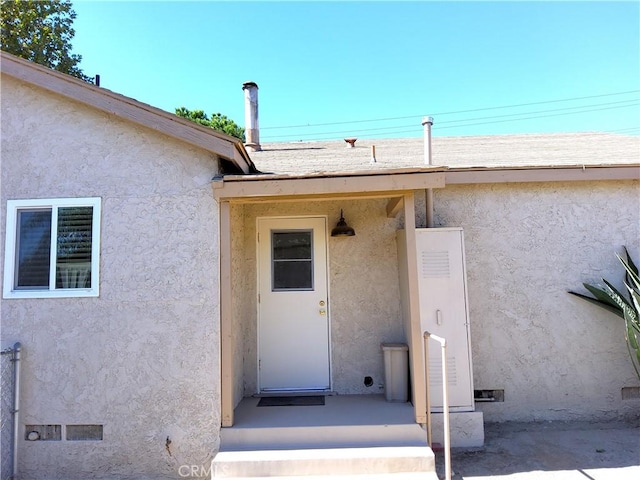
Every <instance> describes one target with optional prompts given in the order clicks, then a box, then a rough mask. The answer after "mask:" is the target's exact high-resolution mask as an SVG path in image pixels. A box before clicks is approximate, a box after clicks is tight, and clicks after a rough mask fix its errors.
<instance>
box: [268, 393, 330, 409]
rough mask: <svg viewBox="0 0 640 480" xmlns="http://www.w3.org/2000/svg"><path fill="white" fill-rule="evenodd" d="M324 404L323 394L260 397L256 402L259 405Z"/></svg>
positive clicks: (298, 405) (297, 405) (292, 405)
mask: <svg viewBox="0 0 640 480" xmlns="http://www.w3.org/2000/svg"><path fill="white" fill-rule="evenodd" d="M317 405H324V396H323V395H314V396H310V397H306V396H301V397H262V398H261V399H260V401H259V402H258V406H259V407H306V406H317Z"/></svg>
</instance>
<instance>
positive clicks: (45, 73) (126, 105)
mask: <svg viewBox="0 0 640 480" xmlns="http://www.w3.org/2000/svg"><path fill="white" fill-rule="evenodd" d="M0 58H1V60H2V61H1V62H0V69H1V71H2V75H8V76H10V77H13V78H16V79H18V80H20V81H22V82H25V83H28V84H30V85H34V86H37V87H40V88H42V89H45V90H47V91H49V92H52V93H55V94H58V95H61V96H63V97H66V98H68V99H71V100H74V101H77V102H81V103H83V104H85V105H88V106H91V107H93V108H96V109H98V110H100V111H102V112H105V113H107V114H109V115H113V116H115V117H119V118H122V119H124V120H127V121H130V122H133V123H135V124H137V125H140V126H143V127H146V128H150V129H152V130H155V131H157V132H159V133H162V134H164V135H167V136H169V137H172V138H174V139H177V140H180V141H182V142H185V143H187V144H189V145H192V146H195V147H198V148H201V149H204V150H205V151H209V152H211V153H213V154H215V155H216V156H217V157H219V158H222V159H224V160H227V161H229V162H231V163H232V164H233V165H234V166H235V168H236V169H237V170H238V172H242V173H255V172H256V168H255V166H254V165H253V162H252V161H251V158H250V157H249V154H248V153H247V151H246V149H245V148H244V145H243V144H242V142H241V141H240V140H238V139H237V138H235V137H231V136H229V135H226V134H224V133H221V132H218V131H216V130H213V129H211V128H207V127H203V126H201V125H198V124H197V123H194V122H191V121H190V120H186V119H184V118H181V117H178V116H177V115H174V114H173V113H169V112H165V111H164V110H160V109H158V108H155V107H152V106H150V105H147V104H145V103H142V102H138V101H137V100H134V99H132V98H129V97H125V96H124V95H120V94H118V93H114V92H112V91H110V90H107V89H105V88H101V87H97V86H95V85H92V84H90V83H87V82H85V81H83V80H80V79H77V78H75V77H72V76H71V75H67V74H64V73H60V72H57V71H55V70H52V69H50V68H47V67H43V66H42V65H38V64H36V63H33V62H29V61H27V60H24V59H22V58H18V57H16V56H14V55H10V54H8V53H6V52H1V57H0Z"/></svg>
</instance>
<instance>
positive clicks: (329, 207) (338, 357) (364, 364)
mask: <svg viewBox="0 0 640 480" xmlns="http://www.w3.org/2000/svg"><path fill="white" fill-rule="evenodd" d="M386 205H387V202H386V200H347V201H340V202H337V201H321V202H313V203H274V204H264V205H263V204H259V205H245V207H244V208H245V217H244V218H245V223H244V232H245V235H244V244H245V255H244V258H243V261H242V263H241V264H240V262H238V263H237V264H236V265H237V268H238V271H239V272H240V270H241V271H242V273H241V275H243V276H244V277H245V278H248V279H250V283H249V284H247V287H248V290H247V291H246V292H244V294H246V295H245V299H246V303H245V308H244V309H243V314H244V315H245V316H244V318H242V320H241V324H242V328H243V336H244V339H245V343H244V348H245V354H244V378H245V395H251V394H254V393H255V392H256V391H257V363H256V359H257V351H256V347H257V330H256V327H257V316H256V315H257V314H256V312H257V305H256V218H258V217H273V216H305V215H326V216H327V218H328V229H329V232H328V235H329V234H330V230H331V229H332V228H333V227H334V226H335V225H336V223H337V221H338V219H339V212H340V209H341V208H343V209H344V215H345V218H346V220H347V222H348V224H349V225H350V226H352V227H353V228H354V229H355V230H356V236H355V237H343V238H333V237H331V236H328V242H329V243H328V258H329V269H328V272H329V312H330V325H331V332H330V334H331V364H332V374H333V390H334V391H335V392H337V393H339V394H366V393H382V391H383V390H382V385H383V383H384V365H383V363H384V362H383V356H382V351H381V349H380V343H381V342H398V341H401V340H402V339H403V338H404V333H403V328H402V314H401V309H400V295H399V287H398V269H397V254H396V247H395V235H396V233H395V232H396V230H397V227H398V221H397V220H396V219H390V218H387V215H386ZM244 294H243V295H244ZM365 376H371V377H372V378H373V382H374V384H373V386H371V387H366V386H365V385H364V377H365Z"/></svg>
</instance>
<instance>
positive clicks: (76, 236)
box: [56, 207, 93, 288]
mask: <svg viewBox="0 0 640 480" xmlns="http://www.w3.org/2000/svg"><path fill="white" fill-rule="evenodd" d="M92 222H93V207H63V208H59V209H58V239H57V240H58V242H57V245H58V248H57V255H56V288H91V240H92V231H91V225H92Z"/></svg>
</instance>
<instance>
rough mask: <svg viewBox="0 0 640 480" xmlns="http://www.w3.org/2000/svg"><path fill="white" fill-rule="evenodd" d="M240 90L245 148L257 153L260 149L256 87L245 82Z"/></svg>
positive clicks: (253, 83) (254, 84) (251, 83)
mask: <svg viewBox="0 0 640 480" xmlns="http://www.w3.org/2000/svg"><path fill="white" fill-rule="evenodd" d="M242 90H244V130H245V135H246V142H245V146H246V147H247V148H248V149H249V150H250V151H252V152H259V151H260V150H262V147H261V146H260V126H259V125H258V85H257V84H256V83H255V82H246V83H243V84H242Z"/></svg>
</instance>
